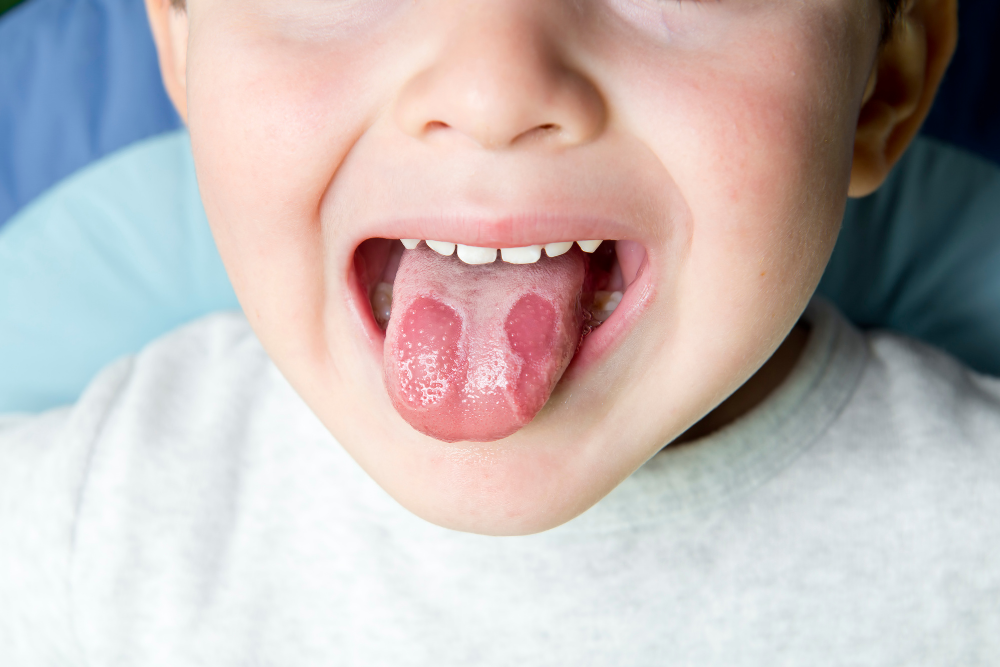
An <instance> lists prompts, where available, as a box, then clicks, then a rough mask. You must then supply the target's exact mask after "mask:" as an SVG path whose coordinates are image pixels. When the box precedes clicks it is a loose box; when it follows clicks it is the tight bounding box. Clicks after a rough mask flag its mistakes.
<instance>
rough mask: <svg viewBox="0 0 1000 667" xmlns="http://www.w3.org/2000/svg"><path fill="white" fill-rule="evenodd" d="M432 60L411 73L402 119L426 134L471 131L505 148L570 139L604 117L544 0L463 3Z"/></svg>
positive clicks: (590, 133) (594, 129)
mask: <svg viewBox="0 0 1000 667" xmlns="http://www.w3.org/2000/svg"><path fill="white" fill-rule="evenodd" d="M461 5H463V11H462V14H461V15H460V16H459V17H457V18H456V20H455V21H454V22H451V23H450V24H449V26H448V28H447V34H446V35H445V37H444V40H443V41H442V43H441V48H440V49H439V50H438V51H437V52H436V55H435V57H434V58H433V59H432V62H431V65H430V66H429V67H427V68H426V69H423V70H422V71H420V72H419V73H418V74H416V75H415V76H414V77H413V78H412V79H410V80H409V81H408V82H407V83H406V85H405V86H404V87H403V90H402V91H401V94H400V97H399V99H398V101H397V106H396V122H397V123H398V124H399V126H400V127H401V128H402V130H403V131H404V132H406V133H407V134H409V135H410V136H413V137H415V138H418V139H422V140H432V139H437V140H440V139H442V138H459V137H464V138H465V139H471V140H472V141H474V142H475V143H476V144H478V145H479V146H481V147H483V148H489V149H499V148H507V147H511V146H513V145H515V144H523V143H526V142H543V143H544V144H545V145H549V146H554V147H570V146H574V145H581V144H584V143H587V142H589V141H592V140H593V139H594V138H595V137H596V136H597V135H598V134H599V133H600V132H601V130H602V128H603V127H604V124H605V118H606V115H607V113H606V109H605V104H604V100H603V99H602V97H601V95H600V93H599V92H598V90H597V88H596V86H595V85H594V84H593V83H592V82H591V80H590V79H589V78H588V77H586V76H585V75H584V74H583V73H582V72H581V71H579V69H578V68H574V67H572V66H570V64H569V63H568V62H567V59H566V58H564V57H561V56H560V54H559V48H558V47H559V45H558V43H557V41H556V40H558V39H559V35H560V34H564V33H565V31H563V33H560V31H559V30H558V26H557V25H554V22H553V20H552V19H551V17H545V16H543V15H542V13H541V11H540V10H539V8H540V7H541V6H543V5H549V6H551V5H550V3H541V2H538V0H526V1H522V0H497V1H491V0H485V1H483V0H480V1H479V2H475V3H461Z"/></svg>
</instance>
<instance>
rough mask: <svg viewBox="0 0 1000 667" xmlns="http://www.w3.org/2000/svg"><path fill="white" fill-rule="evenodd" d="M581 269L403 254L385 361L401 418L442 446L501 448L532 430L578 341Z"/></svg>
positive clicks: (421, 250)
mask: <svg viewBox="0 0 1000 667" xmlns="http://www.w3.org/2000/svg"><path fill="white" fill-rule="evenodd" d="M584 264H585V260H584V258H583V256H582V254H581V253H578V252H569V253H566V254H565V255H562V256H560V257H556V258H546V257H543V258H542V260H541V261H539V262H538V263H536V264H529V265H521V266H518V265H513V264H507V263H505V262H501V261H497V262H494V263H493V264H484V265H479V266H469V265H467V264H464V263H462V262H461V261H460V260H459V259H458V258H456V257H442V256H441V255H439V254H438V253H436V252H434V251H433V250H430V249H429V248H426V247H424V246H420V247H418V248H417V249H416V250H411V251H408V252H406V253H404V255H403V259H402V261H401V262H400V265H399V271H398V272H397V273H396V280H395V282H394V284H393V304H392V319H391V320H390V321H389V327H388V329H387V330H386V341H385V352H384V356H383V370H384V377H385V385H386V389H387V390H388V392H389V396H390V398H391V399H392V402H393V405H395V407H396V410H397V411H398V412H399V414H400V415H401V416H402V417H403V419H405V420H406V421H407V422H409V424H410V425H411V426H413V428H415V429H417V430H418V431H420V432H421V433H425V434H427V435H429V436H431V437H433V438H437V439H438V440H444V441H447V442H455V441H458V440H474V441H490V440H498V439H500V438H504V437H506V436H508V435H510V434H512V433H514V432H515V431H517V430H518V429H520V428H521V427H522V426H524V425H525V424H527V423H528V422H529V421H531V420H532V418H534V416H535V415H536V414H537V413H538V411H539V410H541V409H542V406H544V405H545V403H546V401H548V399H549V395H550V394H551V393H552V390H553V388H554V387H555V385H556V383H557V382H558V381H559V378H560V377H562V374H563V371H565V370H566V366H567V365H569V362H570V360H571V359H572V358H573V353H574V352H575V351H576V347H577V344H578V343H579V341H580V332H581V328H582V326H583V312H582V309H581V308H580V292H581V290H582V289H583V280H584V276H585V273H586V270H585V266H584Z"/></svg>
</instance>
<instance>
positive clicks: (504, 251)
mask: <svg viewBox="0 0 1000 667" xmlns="http://www.w3.org/2000/svg"><path fill="white" fill-rule="evenodd" d="M570 245H573V244H572V243H571V244H570ZM500 256H501V257H502V258H503V261H505V262H507V263H508V264H534V263H535V262H537V261H538V260H539V258H541V256H542V246H540V245H529V246H526V247H524V248H501V249H500Z"/></svg>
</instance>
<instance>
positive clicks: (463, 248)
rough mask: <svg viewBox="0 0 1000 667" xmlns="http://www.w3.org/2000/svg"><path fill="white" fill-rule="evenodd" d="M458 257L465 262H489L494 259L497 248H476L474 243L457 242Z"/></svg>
mask: <svg viewBox="0 0 1000 667" xmlns="http://www.w3.org/2000/svg"><path fill="white" fill-rule="evenodd" d="M449 254H450V253H449ZM458 258H459V259H460V260H462V261H463V262H465V263H466V264H489V263H490V262H495V261H496V258H497V249H496V248H477V247H476V246H474V245H461V244H459V246H458Z"/></svg>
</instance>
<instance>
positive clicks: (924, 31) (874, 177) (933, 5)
mask: <svg viewBox="0 0 1000 667" xmlns="http://www.w3.org/2000/svg"><path fill="white" fill-rule="evenodd" d="M957 39H958V16H957V6H956V3H955V0H912V1H911V2H908V3H907V7H906V9H905V10H904V13H903V15H902V16H901V17H900V20H899V22H898V24H897V25H896V27H895V30H894V31H893V33H892V36H891V37H890V39H889V41H888V42H886V43H885V44H884V45H883V46H882V47H881V49H880V51H879V56H878V59H877V61H876V63H875V66H874V68H873V70H872V75H871V79H869V81H868V86H867V88H866V90H865V96H864V101H863V104H862V107H861V114H860V116H859V118H858V129H857V133H856V135H855V139H854V164H853V167H852V170H851V184H850V188H849V190H848V194H849V196H851V197H864V196H865V195H869V194H871V193H872V192H874V191H875V190H877V189H878V187H879V186H880V185H882V182H883V181H885V179H886V177H887V176H888V175H889V171H890V170H891V169H892V167H893V165H894V164H895V163H896V161H897V160H898V159H899V158H900V156H902V154H903V152H904V151H905V150H906V148H907V146H909V145H910V142H911V141H912V140H913V137H915V136H916V134H917V131H918V130H919V129H920V126H921V124H922V123H923V122H924V119H925V118H926V117H927V113H928V112H929V111H930V108H931V104H932V103H933V102H934V96H935V94H936V93H937V89H938V85H939V84H940V83H941V78H942V77H943V76H944V72H945V70H946V69H947V68H948V63H949V62H950V61H951V56H952V53H953V52H954V50H955V43H956V41H957Z"/></svg>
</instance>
